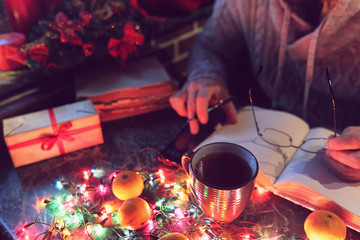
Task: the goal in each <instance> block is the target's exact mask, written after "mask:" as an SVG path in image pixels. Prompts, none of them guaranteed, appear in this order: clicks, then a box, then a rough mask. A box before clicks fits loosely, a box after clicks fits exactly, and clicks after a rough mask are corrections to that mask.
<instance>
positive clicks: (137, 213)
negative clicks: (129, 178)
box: [117, 197, 151, 230]
mask: <svg viewBox="0 0 360 240" xmlns="http://www.w3.org/2000/svg"><path fill="white" fill-rule="evenodd" d="M150 217H151V210H150V206H149V204H148V203H147V201H145V200H144V199H142V198H138V197H137V198H130V199H127V200H125V201H124V202H123V204H122V205H121V206H120V208H119V211H118V216H117V220H118V222H119V223H120V225H121V226H123V227H124V228H126V229H129V230H137V229H140V228H142V227H145V226H146V224H147V222H148V221H149V219H150Z"/></svg>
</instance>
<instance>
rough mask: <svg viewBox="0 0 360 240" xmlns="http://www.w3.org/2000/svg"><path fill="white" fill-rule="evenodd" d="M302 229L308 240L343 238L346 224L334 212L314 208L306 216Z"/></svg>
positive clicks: (342, 239)
mask: <svg viewBox="0 0 360 240" xmlns="http://www.w3.org/2000/svg"><path fill="white" fill-rule="evenodd" d="M304 230H305V233H306V236H307V237H308V238H309V240H323V239H327V240H344V239H345V238H346V225H345V223H344V221H343V220H342V219H341V218H340V217H339V216H338V215H336V214H335V213H333V212H330V211H326V210H316V211H314V212H312V213H310V214H309V216H307V218H306V219H305V223H304Z"/></svg>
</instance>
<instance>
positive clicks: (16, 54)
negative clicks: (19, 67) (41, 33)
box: [7, 44, 56, 67]
mask: <svg viewBox="0 0 360 240" xmlns="http://www.w3.org/2000/svg"><path fill="white" fill-rule="evenodd" d="M7 54H8V58H9V59H12V60H14V61H16V62H18V63H21V64H23V65H26V59H28V58H31V59H33V60H35V61H37V62H38V63H40V64H41V65H42V66H45V67H56V64H54V63H49V62H48V58H49V49H48V48H47V47H46V46H45V44H39V45H35V46H32V47H30V48H29V49H27V50H23V51H21V50H20V49H16V48H8V49H7Z"/></svg>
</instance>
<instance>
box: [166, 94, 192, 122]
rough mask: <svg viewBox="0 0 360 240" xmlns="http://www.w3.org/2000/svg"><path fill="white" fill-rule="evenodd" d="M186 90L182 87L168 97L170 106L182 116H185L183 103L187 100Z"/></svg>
mask: <svg viewBox="0 0 360 240" xmlns="http://www.w3.org/2000/svg"><path fill="white" fill-rule="evenodd" d="M187 96H188V95H187V90H186V88H182V89H181V90H180V91H178V92H177V93H175V94H174V95H173V96H171V97H170V98H169V102H170V105H171V107H172V108H173V109H174V110H175V111H176V112H177V114H179V115H180V116H182V117H187V110H186V106H185V103H186V101H187V98H188V97H187Z"/></svg>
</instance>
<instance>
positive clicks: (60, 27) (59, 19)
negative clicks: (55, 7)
mask: <svg viewBox="0 0 360 240" xmlns="http://www.w3.org/2000/svg"><path fill="white" fill-rule="evenodd" d="M48 25H49V26H50V27H51V28H52V29H54V30H56V31H59V32H60V41H61V42H62V43H71V44H73V45H82V40H81V38H80V36H79V35H78V34H77V31H79V30H80V29H81V28H82V23H81V22H80V21H70V20H68V17H67V16H66V15H65V14H64V13H63V12H59V13H58V14H56V16H55V22H49V23H48Z"/></svg>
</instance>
